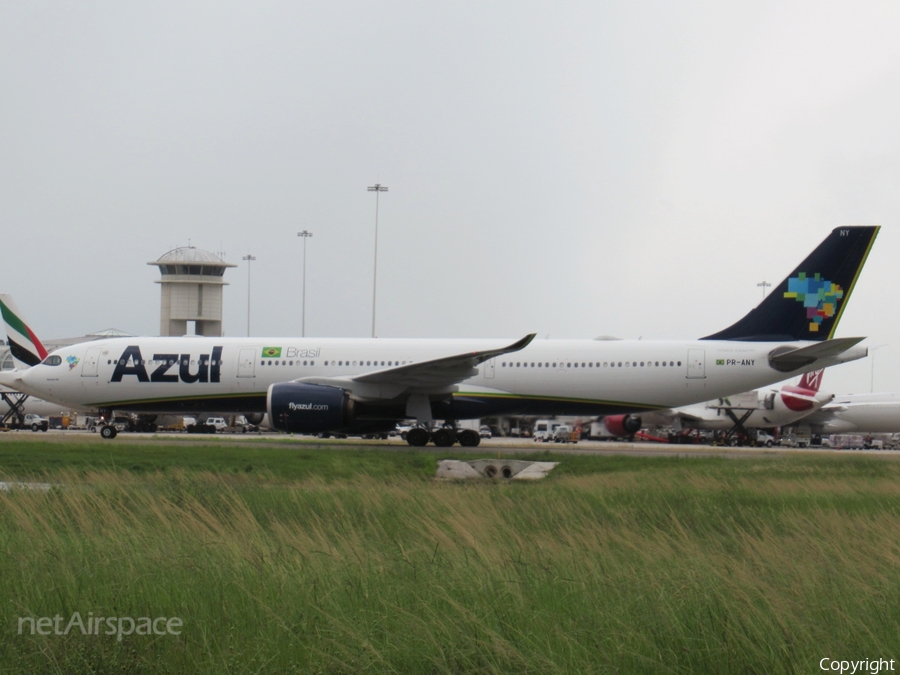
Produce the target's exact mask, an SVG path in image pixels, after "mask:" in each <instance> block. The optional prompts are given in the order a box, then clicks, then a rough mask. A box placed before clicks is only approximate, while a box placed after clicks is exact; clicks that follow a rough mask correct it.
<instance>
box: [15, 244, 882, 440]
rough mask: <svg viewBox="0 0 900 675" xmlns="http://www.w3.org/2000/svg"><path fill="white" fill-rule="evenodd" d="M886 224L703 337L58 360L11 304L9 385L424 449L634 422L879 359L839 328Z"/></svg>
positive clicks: (66, 397)
mask: <svg viewBox="0 0 900 675" xmlns="http://www.w3.org/2000/svg"><path fill="white" fill-rule="evenodd" d="M878 230H879V228H878V227H843V228H838V229H836V230H834V231H833V232H832V233H831V234H830V235H829V236H828V237H827V238H826V239H825V240H824V241H823V242H822V243H821V244H820V245H819V246H818V247H817V248H816V249H815V250H814V251H813V252H812V253H811V254H810V255H809V256H808V257H807V258H806V260H804V261H803V263H801V265H800V266H799V267H797V269H795V270H794V271H793V272H792V273H791V274H790V275H789V276H788V277H787V278H786V279H784V280H783V281H782V282H781V283H780V284H778V285H777V286H776V287H775V288H774V289H773V291H772V293H771V294H770V295H769V296H768V297H767V298H766V299H765V300H764V301H763V302H762V303H760V305H758V306H757V307H756V308H755V309H753V310H751V311H750V312H749V313H748V314H747V315H746V316H745V317H744V318H742V319H741V320H739V321H738V322H737V323H735V324H733V325H732V326H730V327H729V328H726V329H725V330H723V331H720V332H718V333H716V334H714V335H709V336H707V337H705V338H701V339H698V340H674V341H661V340H660V341H651V340H612V341H610V340H535V339H534V337H535V336H534V334H531V335H527V336H525V337H523V338H522V339H520V340H516V341H514V342H509V341H501V340H483V339H479V340H448V339H384V338H360V339H352V338H335V339H328V338H216V337H184V338H175V337H159V338H131V337H129V338H111V339H103V340H95V341H93V342H88V343H82V344H76V345H72V346H68V347H61V348H59V349H57V350H55V351H54V352H53V353H52V354H50V355H49V356H45V355H42V354H41V353H40V350H39V349H38V343H36V341H35V338H34V337H33V336H34V334H33V331H31V330H30V329H29V328H28V326H27V325H26V324H25V323H24V321H22V319H21V317H20V314H19V313H18V312H17V311H15V310H14V305H11V304H10V299H9V296H0V301H2V302H0V309H2V312H3V318H4V322H5V324H6V329H7V335H8V337H9V341H10V346H11V348H12V353H13V356H14V357H15V358H16V359H17V362H18V363H19V367H20V368H21V370H16V371H12V372H11V373H10V372H6V373H0V384H5V385H7V386H11V387H13V388H15V389H19V390H21V391H24V392H26V393H30V394H32V395H35V396H39V397H40V398H44V399H48V400H55V401H59V402H63V403H66V404H69V405H76V404H77V406H79V407H85V406H89V407H94V408H98V409H100V410H103V411H111V410H131V411H138V412H148V413H180V412H188V411H213V410H214V411H217V412H222V413H226V412H236V413H245V414H246V413H254V412H256V413H259V412H268V415H269V419H270V420H271V421H272V424H273V426H275V427H276V428H278V429H281V430H284V431H289V432H297V433H316V432H324V431H335V432H337V431H340V432H346V433H354V432H356V433H359V432H360V431H365V432H370V433H371V432H378V431H386V430H388V429H392V428H393V427H394V425H395V423H396V421H398V420H403V419H416V420H418V422H419V423H420V424H421V425H423V427H424V428H423V427H417V428H415V429H413V430H411V431H410V433H409V434H408V435H407V441H408V442H409V443H410V444H411V445H417V446H418V445H425V444H426V443H428V441H429V440H430V439H431V440H433V441H434V442H435V444H437V445H440V446H448V445H452V444H453V443H454V442H456V441H457V440H458V441H459V442H460V443H461V444H463V445H477V444H478V442H479V438H478V433H477V432H474V433H469V432H471V431H473V430H462V431H459V432H456V431H455V430H454V429H452V428H441V429H437V430H435V431H434V433H433V434H431V433H430V432H429V429H430V428H431V423H432V421H433V419H435V418H436V419H444V420H447V419H449V420H458V419H469V418H481V417H487V416H495V415H507V414H526V415H605V414H632V415H633V414H636V413H639V412H642V411H646V410H656V409H660V408H674V407H678V406H682V405H687V404H690V403H696V402H698V401H705V400H708V399H710V398H717V397H720V396H727V395H729V394H732V393H734V392H736V391H746V390H749V389H753V388H757V387H761V386H765V385H768V384H772V383H774V382H777V381H779V380H783V379H784V378H785V377H786V376H790V375H793V374H798V375H799V374H801V373H803V372H806V371H809V370H817V369H820V368H824V367H826V366H830V365H835V364H838V363H843V362H846V361H852V360H854V359H858V358H861V357H863V356H865V355H866V353H867V350H866V349H865V348H864V347H861V346H858V343H859V342H860V341H862V340H863V339H864V338H858V337H857V338H834V332H835V329H836V327H837V325H838V322H839V320H840V317H841V315H842V313H843V311H844V309H845V307H846V304H847V300H848V299H849V297H850V294H851V293H852V291H853V288H854V285H855V283H856V280H857V278H858V275H859V273H860V270H861V269H862V267H863V264H864V262H865V260H866V257H867V256H868V253H869V250H870V249H871V247H872V244H873V243H874V240H875V237H876V236H877V234H878ZM29 366H30V367H29ZM102 431H103V435H104V436H105V437H109V438H111V437H113V436H115V429H114V428H110V427H104V429H103V430H102Z"/></svg>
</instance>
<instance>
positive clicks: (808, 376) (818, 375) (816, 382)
mask: <svg viewBox="0 0 900 675" xmlns="http://www.w3.org/2000/svg"><path fill="white" fill-rule="evenodd" d="M824 372H825V369H824V368H820V369H819V370H810V371H809V372H808V373H803V377H801V378H800V382H799V383H798V384H797V387H799V388H800V389H805V390H806V391H819V387H820V386H821V384H822V373H824Z"/></svg>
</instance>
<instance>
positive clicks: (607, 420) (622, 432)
mask: <svg viewBox="0 0 900 675" xmlns="http://www.w3.org/2000/svg"><path fill="white" fill-rule="evenodd" d="M603 425H604V426H605V427H606V430H607V431H608V432H609V433H611V434H612V435H613V436H631V435H632V434H636V433H637V432H638V431H640V430H641V418H640V417H636V416H634V415H607V416H606V417H604V418H603Z"/></svg>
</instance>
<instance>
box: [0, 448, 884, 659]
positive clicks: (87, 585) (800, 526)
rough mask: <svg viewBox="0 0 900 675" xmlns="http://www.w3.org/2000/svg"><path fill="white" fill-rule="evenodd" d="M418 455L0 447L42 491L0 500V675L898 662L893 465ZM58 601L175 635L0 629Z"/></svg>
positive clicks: (846, 460) (3, 466)
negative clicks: (149, 622) (522, 472)
mask: <svg viewBox="0 0 900 675" xmlns="http://www.w3.org/2000/svg"><path fill="white" fill-rule="evenodd" d="M438 456H439V455H437V454H436V453H435V452H421V451H414V450H410V449H403V450H399V449H393V448H387V447H381V448H378V449H372V448H363V447H354V446H347V445H344V446H339V447H330V446H327V445H322V444H304V445H300V446H298V445H297V444H291V443H287V444H265V445H259V446H258V447H253V444H240V445H232V444H228V443H224V444H218V445H217V444H208V443H205V442H202V443H191V444H188V445H180V444H174V443H167V442H146V443H139V444H138V443H132V442H129V441H127V440H126V439H122V438H120V439H117V440H116V441H115V442H114V443H99V442H96V443H92V442H84V441H82V442H77V443H50V442H37V441H30V440H29V441H25V440H22V437H21V436H20V437H19V438H18V439H13V440H7V438H0V472H2V476H0V478H2V479H4V480H39V481H42V482H47V483H51V484H53V485H54V486H56V487H53V488H51V489H50V490H25V489H17V490H11V491H8V492H3V493H0V546H2V555H3V564H2V566H0V598H2V599H3V601H4V602H3V609H2V617H0V626H2V630H4V631H6V633H7V634H6V636H5V637H4V638H3V639H0V671H2V672H22V673H26V672H27V673H36V672H53V673H188V672H209V673H268V672H277V673H281V672H297V673H306V672H314V673H360V672H361V673H367V672H368V673H384V672H395V673H472V672H477V673H495V672H496V673H505V672H517V673H518V672H527V673H591V672H596V673H658V672H672V673H807V672H809V673H812V672H821V671H820V670H819V662H820V660H821V659H822V658H825V657H829V658H830V659H836V660H841V659H845V660H851V659H852V660H858V659H867V658H868V659H876V658H886V659H891V658H900V543H898V536H897V533H898V532H900V462H897V461H893V460H891V459H889V458H886V457H885V458H882V457H878V458H864V457H860V456H828V455H819V454H806V455H802V454H797V455H782V456H774V457H773V456H761V457H758V458H742V459H723V458H717V457H708V458H691V459H686V458H673V457H668V458H662V457H661V458H649V457H625V456H616V457H606V456H578V457H572V456H565V457H562V458H554V457H552V456H551V457H550V459H561V461H562V462H563V463H562V464H561V465H560V467H558V468H557V469H556V470H555V471H554V472H553V473H552V474H551V475H550V477H549V478H547V479H546V480H544V481H542V482H538V483H533V484H517V483H503V482H496V483H494V482H487V481H485V482H482V483H475V484H461V483H438V482H436V481H434V480H433V479H432V476H433V473H434V468H435V463H436V458H437V457H438ZM540 459H548V457H547V456H546V455H544V454H541V455H540ZM75 612H78V613H79V615H80V616H81V617H83V618H84V621H87V619H88V617H104V618H106V617H134V618H137V617H151V618H155V617H167V618H171V617H177V618H179V619H180V620H181V621H182V622H183V627H182V628H181V629H180V631H179V633H180V634H178V635H172V634H164V635H137V634H131V635H123V636H122V639H121V640H119V639H118V637H119V636H118V635H105V634H100V635H84V634H82V633H81V631H80V630H79V629H78V628H77V627H76V628H74V629H72V630H71V631H70V633H69V634H67V635H56V634H50V635H40V634H37V633H36V634H34V635H32V634H30V631H29V630H28V629H27V624H26V628H25V630H24V631H23V634H19V630H18V627H19V624H20V623H21V621H20V619H21V618H22V617H31V618H35V619H36V618H39V617H55V616H56V615H59V616H61V617H62V620H63V625H65V623H66V622H67V621H68V620H69V619H70V617H72V616H73V614H74V613H75ZM105 628H106V625H104V629H105ZM104 632H105V631H104ZM895 666H896V664H895Z"/></svg>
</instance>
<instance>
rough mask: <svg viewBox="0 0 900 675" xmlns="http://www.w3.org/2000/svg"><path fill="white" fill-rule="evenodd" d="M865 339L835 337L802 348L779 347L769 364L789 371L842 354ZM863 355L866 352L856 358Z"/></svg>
mask: <svg viewBox="0 0 900 675" xmlns="http://www.w3.org/2000/svg"><path fill="white" fill-rule="evenodd" d="M863 340H865V338H864V337H853V338H835V339H834V340H825V341H824V342H817V343H815V344H812V345H809V346H807V347H802V348H800V349H791V348H790V347H778V348H777V349H774V350H772V353H770V354H769V365H771V366H772V367H773V368H774V369H775V370H778V371H781V372H782V373H789V372H791V371H792V370H797V369H798V368H803V367H804V366H808V365H810V364H812V363H815V362H816V361H818V360H819V359H824V358H828V357H832V356H837V355H838V354H842V353H843V352H846V351H847V350H848V349H850V348H851V347H853V346H855V345H857V344H859V343H860V342H862V341H863ZM866 351H868V350H866ZM862 356H865V354H864V353H863V354H860V356H858V357H855V358H861V357H862Z"/></svg>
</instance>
